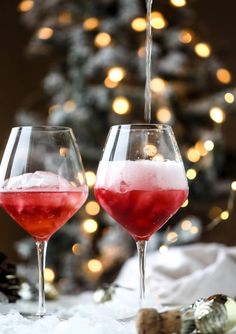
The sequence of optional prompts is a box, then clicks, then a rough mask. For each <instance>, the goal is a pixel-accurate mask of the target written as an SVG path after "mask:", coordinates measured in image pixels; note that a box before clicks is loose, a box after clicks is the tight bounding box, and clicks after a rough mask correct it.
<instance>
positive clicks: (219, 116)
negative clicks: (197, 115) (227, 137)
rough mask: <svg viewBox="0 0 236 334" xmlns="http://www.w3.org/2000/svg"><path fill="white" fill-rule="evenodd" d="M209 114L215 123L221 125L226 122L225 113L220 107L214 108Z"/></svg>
mask: <svg viewBox="0 0 236 334" xmlns="http://www.w3.org/2000/svg"><path fill="white" fill-rule="evenodd" d="M209 114H210V117H211V119H212V120H213V121H214V122H215V123H218V124H220V123H223V122H224V120H225V112H224V110H223V109H221V108H220V107H212V108H211V109H210V111H209Z"/></svg>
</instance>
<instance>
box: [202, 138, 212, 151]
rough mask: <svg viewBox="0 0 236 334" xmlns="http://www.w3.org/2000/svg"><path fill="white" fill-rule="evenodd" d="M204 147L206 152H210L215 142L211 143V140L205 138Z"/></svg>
mask: <svg viewBox="0 0 236 334" xmlns="http://www.w3.org/2000/svg"><path fill="white" fill-rule="evenodd" d="M204 147H205V149H206V150H207V151H208V152H210V151H213V150H214V147H215V144H214V143H213V141H212V140H206V141H205V142H204Z"/></svg>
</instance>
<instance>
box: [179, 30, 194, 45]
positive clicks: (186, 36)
mask: <svg viewBox="0 0 236 334" xmlns="http://www.w3.org/2000/svg"><path fill="white" fill-rule="evenodd" d="M179 40H180V42H181V43H183V44H189V43H191V42H192V40H193V33H192V32H191V31H190V30H182V31H181V32H180V34H179Z"/></svg>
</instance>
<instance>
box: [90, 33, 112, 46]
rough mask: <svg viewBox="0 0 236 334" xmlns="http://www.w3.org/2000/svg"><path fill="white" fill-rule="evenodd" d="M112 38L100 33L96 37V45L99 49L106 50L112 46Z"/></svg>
mask: <svg viewBox="0 0 236 334" xmlns="http://www.w3.org/2000/svg"><path fill="white" fill-rule="evenodd" d="M111 41H112V39H111V36H110V35H109V34H107V33H106V32H100V33H99V34H97V35H96V36H95V39H94V43H95V45H96V47H98V48H105V47H106V46H108V45H109V44H111Z"/></svg>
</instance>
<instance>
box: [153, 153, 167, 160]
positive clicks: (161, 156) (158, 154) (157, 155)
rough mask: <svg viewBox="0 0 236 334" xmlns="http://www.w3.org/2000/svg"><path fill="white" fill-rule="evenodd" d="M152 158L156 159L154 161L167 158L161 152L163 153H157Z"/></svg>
mask: <svg viewBox="0 0 236 334" xmlns="http://www.w3.org/2000/svg"><path fill="white" fill-rule="evenodd" d="M152 160H154V161H159V162H160V161H164V160H165V158H164V156H163V155H162V154H161V153H157V154H156V155H155V156H154V157H153V158H152Z"/></svg>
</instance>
